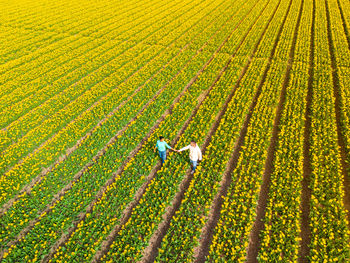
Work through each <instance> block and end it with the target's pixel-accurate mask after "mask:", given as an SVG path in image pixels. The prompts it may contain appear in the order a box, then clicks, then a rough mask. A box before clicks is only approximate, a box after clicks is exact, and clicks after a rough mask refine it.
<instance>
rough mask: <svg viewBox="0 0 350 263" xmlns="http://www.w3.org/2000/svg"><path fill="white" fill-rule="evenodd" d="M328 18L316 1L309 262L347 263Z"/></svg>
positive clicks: (348, 249)
mask: <svg viewBox="0 0 350 263" xmlns="http://www.w3.org/2000/svg"><path fill="white" fill-rule="evenodd" d="M327 4H328V3H327ZM328 5H329V4H328ZM326 17H327V8H326V3H325V1H316V5H315V26H316V28H317V30H316V31H315V52H314V57H315V74H314V81H313V96H312V113H311V116H312V118H311V119H312V123H311V144H310V153H311V167H312V174H311V178H310V179H311V182H310V189H311V200H310V231H311V243H310V256H309V259H310V261H311V262H321V261H324V262H326V261H327V262H346V261H348V260H349V258H350V243H349V238H350V235H349V234H350V233H349V229H348V226H347V219H346V210H345V208H344V203H343V196H344V189H343V174H342V172H341V163H340V158H341V157H340V154H339V146H338V139H337V125H336V115H335V107H334V104H335V98H334V94H333V79H332V67H331V56H330V48H329V43H328V41H327V39H328V38H327V35H328V31H327V20H328V19H325V18H326ZM321 39H322V41H321Z"/></svg>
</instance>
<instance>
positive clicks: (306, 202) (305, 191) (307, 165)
mask: <svg viewBox="0 0 350 263" xmlns="http://www.w3.org/2000/svg"><path fill="white" fill-rule="evenodd" d="M314 52H315V0H313V10H312V25H311V45H310V58H309V63H310V64H309V79H308V92H307V96H306V110H305V127H304V153H303V154H304V161H303V180H302V182H301V183H302V192H301V208H300V209H301V225H300V230H301V232H300V237H301V242H300V249H299V255H298V261H299V262H301V263H303V262H308V258H307V257H308V255H309V254H310V248H309V244H310V242H311V230H310V218H309V214H310V199H311V189H310V188H309V185H310V176H311V173H312V167H311V155H310V141H311V105H312V96H313V77H314Z"/></svg>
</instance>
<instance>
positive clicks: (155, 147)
mask: <svg viewBox="0 0 350 263" xmlns="http://www.w3.org/2000/svg"><path fill="white" fill-rule="evenodd" d="M157 146H158V142H157V143H156V145H155V146H154V149H153V151H154V152H156V149H157Z"/></svg>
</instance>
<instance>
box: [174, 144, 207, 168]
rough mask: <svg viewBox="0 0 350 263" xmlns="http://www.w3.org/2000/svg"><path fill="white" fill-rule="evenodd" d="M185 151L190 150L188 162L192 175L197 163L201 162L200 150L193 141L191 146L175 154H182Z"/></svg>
mask: <svg viewBox="0 0 350 263" xmlns="http://www.w3.org/2000/svg"><path fill="white" fill-rule="evenodd" d="M185 150H190V162H191V164H192V171H191V173H192V174H193V173H194V171H195V170H196V168H197V164H198V161H201V160H202V152H201V149H199V146H198V145H197V143H196V142H195V141H193V140H192V141H191V144H190V145H188V146H186V147H183V148H181V149H180V150H177V152H182V151H185Z"/></svg>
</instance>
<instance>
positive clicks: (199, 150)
mask: <svg viewBox="0 0 350 263" xmlns="http://www.w3.org/2000/svg"><path fill="white" fill-rule="evenodd" d="M198 157H199V158H198V160H200V161H202V151H201V149H200V148H199V147H198Z"/></svg>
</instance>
